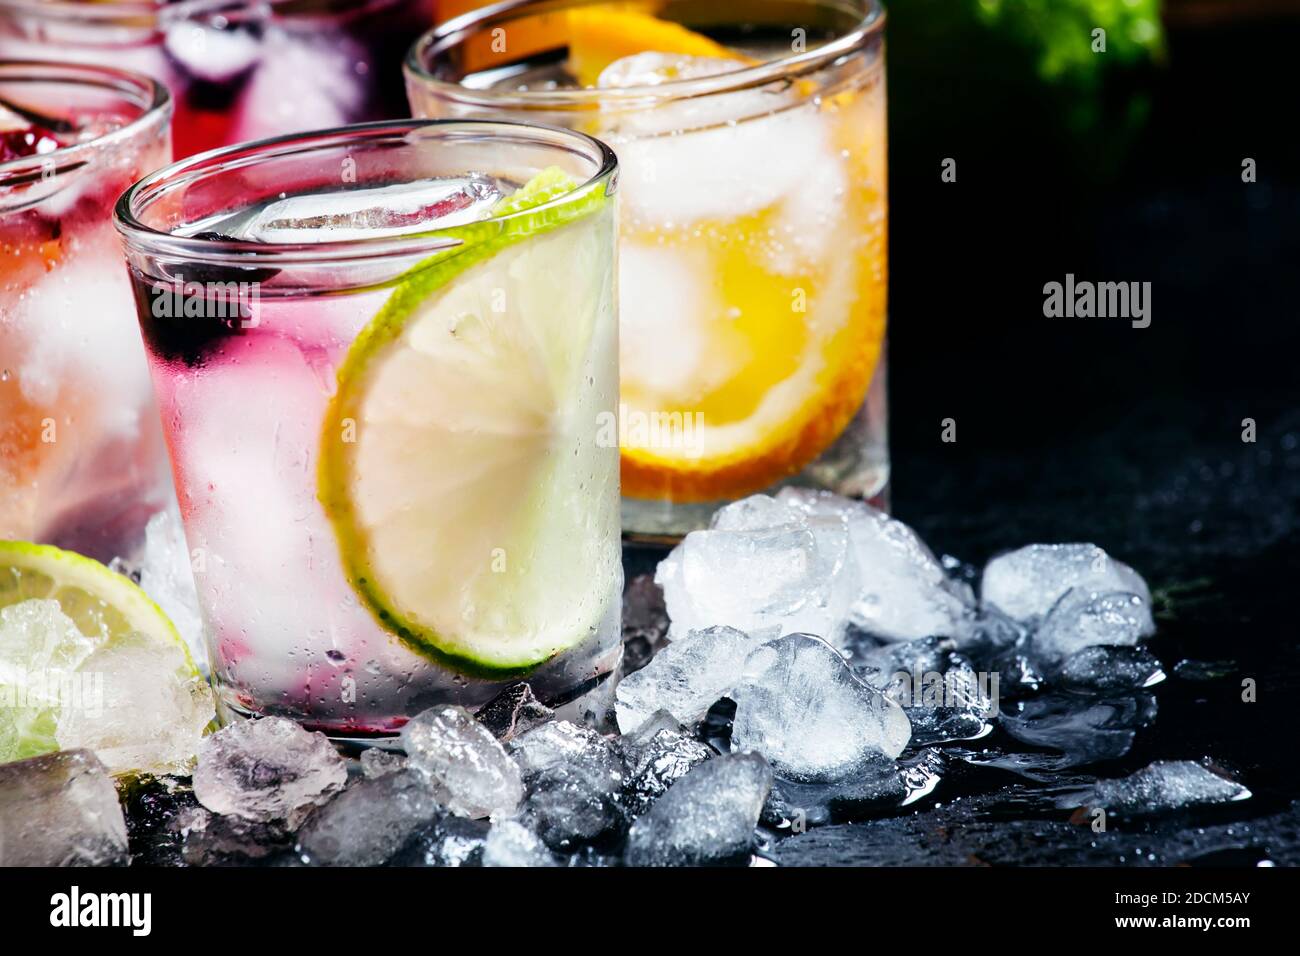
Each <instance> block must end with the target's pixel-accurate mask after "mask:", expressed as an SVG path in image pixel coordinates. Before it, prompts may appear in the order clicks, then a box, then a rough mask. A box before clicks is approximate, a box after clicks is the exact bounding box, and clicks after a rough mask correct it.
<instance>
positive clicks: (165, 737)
mask: <svg viewBox="0 0 1300 956" xmlns="http://www.w3.org/2000/svg"><path fill="white" fill-rule="evenodd" d="M188 670H189V668H188V664H187V662H186V660H185V655H184V653H183V651H182V650H181V648H180V647H179V646H176V645H174V644H165V643H162V642H159V641H155V640H151V639H148V638H145V637H142V636H140V635H131V636H128V637H122V638H118V639H117V640H115V641H114V642H112V643H111V644H108V645H105V646H103V647H101V648H99V649H98V650H96V651H95V652H94V653H93V654H91V655H90V657H88V658H86V660H85V661H83V662H82V664H81V666H80V667H78V668H77V676H78V677H79V678H81V680H82V683H83V685H84V686H86V687H93V688H94V690H95V693H93V694H89V695H85V694H83V695H82V696H83V699H82V700H81V701H77V702H72V703H67V704H65V705H64V707H63V708H62V710H60V712H59V723H58V731H57V737H58V741H59V747H60V748H62V749H64V750H69V749H73V748H77V747H83V748H85V749H87V750H93V751H95V753H96V754H97V755H98V756H99V759H100V760H102V761H103V762H104V763H105V765H106V766H107V767H108V768H109V770H110V771H111V772H113V773H123V772H126V771H140V772H146V773H153V774H168V773H175V774H187V773H189V770H190V767H191V765H192V762H193V759H194V755H195V753H197V752H198V749H199V742H200V741H201V739H202V737H203V731H204V730H205V729H206V728H207V726H208V724H209V723H211V722H212V719H213V718H214V717H215V716H216V712H215V709H214V707H213V702H212V689H211V688H210V687H209V686H208V683H207V681H205V680H204V679H203V678H201V677H199V676H197V675H195V674H192V673H189V672H188Z"/></svg>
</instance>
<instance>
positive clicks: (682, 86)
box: [402, 0, 885, 110]
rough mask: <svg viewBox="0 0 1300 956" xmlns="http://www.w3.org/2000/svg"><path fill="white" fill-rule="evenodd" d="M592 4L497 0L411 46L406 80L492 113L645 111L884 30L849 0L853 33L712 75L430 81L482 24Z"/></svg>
mask: <svg viewBox="0 0 1300 956" xmlns="http://www.w3.org/2000/svg"><path fill="white" fill-rule="evenodd" d="M593 2H598V0H500V2H497V3H494V4H492V5H490V6H486V7H481V8H479V9H477V10H471V11H469V12H468V13H463V14H461V15H460V16H458V17H454V18H452V19H451V20H448V21H447V22H446V23H444V24H442V25H441V26H437V27H434V28H433V29H432V30H429V31H427V32H425V33H424V34H423V35H421V36H420V38H419V39H418V40H416V41H415V43H413V44H412V45H411V48H410V49H409V50H408V51H407V53H406V59H405V61H404V62H403V64H402V69H403V72H405V73H406V75H407V78H408V79H409V80H413V81H415V82H418V83H420V84H422V85H424V86H425V87H427V88H429V89H431V90H433V91H435V92H436V93H438V94H439V95H441V96H443V97H444V98H445V99H448V100H452V101H455V102H457V103H463V104H466V105H474V106H486V107H494V108H498V109H502V108H504V109H553V110H556V109H558V110H564V109H595V108H597V107H598V106H599V105H601V104H605V105H606V106H608V105H609V104H610V103H613V104H614V105H615V107H616V108H624V109H628V108H644V107H650V106H654V105H656V104H658V103H662V102H668V101H672V100H678V99H687V98H694V97H701V96H712V95H715V94H719V93H733V92H737V91H740V90H747V89H752V88H754V87H759V86H766V85H768V84H769V83H773V82H777V81H780V80H786V79H790V78H792V77H796V76H801V75H803V74H805V73H811V72H814V71H816V70H819V69H822V68H823V67H826V66H828V65H830V64H831V63H834V62H835V61H836V60H838V59H839V58H840V57H842V56H845V55H846V54H849V53H852V52H853V51H854V50H857V49H859V48H861V47H863V46H865V45H866V44H867V43H868V42H869V41H870V40H871V39H872V38H874V37H877V36H879V35H880V34H881V33H882V32H883V31H884V29H885V10H884V8H883V7H882V6H881V3H880V0H854V2H855V3H856V5H857V6H859V7H861V8H863V10H864V12H863V15H862V18H861V19H860V20H859V21H858V22H857V24H856V25H855V26H854V27H853V29H851V30H849V31H847V32H846V33H844V34H843V35H841V36H838V37H836V38H835V39H833V40H831V41H830V42H829V43H825V44H822V45H821V46H819V47H817V48H816V49H814V50H805V51H804V52H802V53H794V54H791V55H790V56H783V57H779V58H777V59H775V60H767V61H765V62H762V63H757V64H755V65H753V66H747V67H743V68H742V69H739V70H731V71H730V72H727V73H717V74H714V75H712V76H704V77H695V78H692V79H684V80H669V81H667V82H664V83H658V84H655V85H653V86H624V87H612V88H605V89H594V88H584V89H570V90H478V89H471V88H469V87H466V86H464V85H462V84H460V83H452V82H449V81H447V80H442V79H439V78H438V77H436V76H434V75H433V73H432V72H431V71H430V70H429V68H428V67H427V66H426V65H425V64H426V62H431V61H432V60H433V59H434V58H436V57H438V56H440V55H441V54H443V53H445V52H446V51H448V50H450V49H452V48H453V47H456V46H458V45H460V44H461V43H463V42H464V41H465V40H466V39H467V38H468V37H469V36H471V35H472V34H473V33H475V32H476V31H479V30H481V29H482V28H483V27H484V26H485V25H486V24H489V23H495V22H497V21H500V22H509V21H511V20H514V19H517V18H518V17H519V16H520V15H526V13H528V12H533V11H531V10H530V8H534V7H535V8H537V9H536V11H535V12H536V13H537V14H543V13H553V12H556V11H559V10H565V9H569V8H572V7H575V6H584V5H586V4H588V3H593ZM808 3H809V5H810V6H812V5H822V6H828V7H834V6H837V4H835V3H834V2H831V0H808Z"/></svg>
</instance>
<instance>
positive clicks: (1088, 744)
mask: <svg viewBox="0 0 1300 956" xmlns="http://www.w3.org/2000/svg"><path fill="white" fill-rule="evenodd" d="M1156 709H1157V708H1156V700H1155V697H1154V696H1152V695H1150V694H1133V695H1131V696H1121V697H1114V698H1109V699H1106V700H1095V699H1089V698H1086V697H1079V696H1076V695H1074V694H1047V695H1045V696H1042V697H1035V698H1033V699H1031V700H1026V701H1021V702H1019V703H1017V704H1016V705H1015V707H1014V708H1013V709H1012V710H1010V711H1009V712H1004V713H1003V714H1002V716H1001V718H1000V720H999V725H1000V726H1001V727H1002V729H1003V730H1005V731H1006V732H1007V733H1008V734H1010V735H1011V736H1012V737H1014V738H1015V739H1016V740H1019V741H1022V742H1024V743H1027V744H1033V745H1034V746H1036V747H1050V748H1052V749H1053V750H1059V751H1061V752H1062V753H1063V754H1064V756H1063V757H1062V758H1060V759H1059V760H1057V761H1055V764H1054V769H1056V770H1061V769H1065V768H1067V767H1073V766H1080V765H1083V764H1089V763H1097V762H1099V761H1102V760H1113V759H1115V758H1117V757H1122V756H1124V754H1126V753H1128V752H1129V750H1130V749H1131V748H1132V746H1133V741H1134V740H1135V739H1136V737H1137V730H1138V728H1140V727H1145V726H1147V725H1148V724H1150V723H1151V722H1152V721H1153V720H1154V719H1155V715H1156Z"/></svg>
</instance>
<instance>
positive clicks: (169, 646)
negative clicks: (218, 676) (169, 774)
mask: <svg viewBox="0 0 1300 956" xmlns="http://www.w3.org/2000/svg"><path fill="white" fill-rule="evenodd" d="M127 646H129V647H132V648H137V649H138V648H148V649H149V650H150V652H151V656H152V658H155V659H159V660H163V661H166V664H165V665H164V666H165V669H166V671H167V673H166V674H165V675H164V676H170V675H171V673H175V676H176V677H177V678H178V680H177V684H178V686H180V685H184V686H186V688H187V690H186V693H187V694H191V695H192V696H195V697H196V698H198V704H199V706H202V704H203V698H204V696H205V695H206V693H207V691H206V684H205V683H204V682H203V679H202V677H201V676H200V674H199V672H198V669H197V668H196V667H195V666H194V662H193V660H192V659H191V658H190V654H189V651H188V649H187V648H186V647H185V642H184V641H182V640H181V637H180V635H179V634H178V633H177V631H176V628H175V627H174V626H173V625H172V623H171V621H169V620H168V619H167V616H166V615H165V614H163V612H162V611H161V610H159V609H158V606H157V605H156V604H154V603H153V601H151V600H150V599H149V597H148V595H146V594H145V593H144V591H142V590H140V588H139V587H138V586H137V585H136V584H134V583H133V582H132V581H131V580H130V579H129V578H127V577H124V576H123V575H120V574H118V573H116V572H115V571H111V570H109V569H108V568H106V567H105V566H104V565H102V564H100V563H99V562H98V561H93V560H91V559H90V558H86V557H83V556H82V555H79V554H74V553H73V552H71V551H63V550H60V549H59V548H55V547H51V546H49V545H40V544H31V543H28V542H25V541H0V705H3V706H0V762H3V761H8V760H20V759H22V758H24V757H32V756H36V755H38V754H42V753H49V752H50V751H53V750H58V749H60V745H61V744H62V745H66V744H67V743H68V742H67V741H64V740H63V739H62V738H63V730H64V729H66V726H67V719H68V718H77V720H82V721H83V722H85V723H91V721H90V720H88V719H84V718H85V717H86V715H74V714H71V713H69V712H67V711H66V708H65V705H66V704H68V703H69V701H70V700H73V701H74V702H76V703H78V704H79V705H85V704H87V700H86V699H85V698H71V697H70V696H69V695H70V694H71V693H80V692H82V691H84V690H85V689H86V688H93V689H94V691H95V692H96V693H97V695H98V699H97V700H96V701H93V702H92V703H94V707H95V710H94V711H93V712H90V713H89V716H90V717H91V718H93V723H94V726H96V727H97V728H98V731H97V733H99V734H101V735H102V733H103V731H104V728H109V729H112V728H113V727H114V726H115V725H114V724H113V722H112V721H111V720H105V719H104V718H103V714H102V712H101V711H100V708H101V707H102V705H103V703H104V701H103V699H102V698H103V691H104V687H105V681H106V680H107V682H108V684H109V685H110V687H111V686H115V683H120V681H117V678H119V677H120V676H121V675H117V674H115V673H112V670H113V668H112V667H111V666H108V665H106V663H105V662H106V661H110V660H113V659H117V658H118V657H119V656H118V655H116V654H114V655H112V656H108V654H107V652H109V651H116V649H117V648H119V647H127ZM145 660H148V658H142V657H140V656H139V655H137V656H136V657H134V658H132V659H131V662H130V664H127V663H125V661H124V662H123V664H122V665H121V666H123V667H130V668H131V669H132V670H133V671H134V672H135V673H134V674H133V675H131V676H133V677H135V676H139V672H140V667H141V664H142V662H143V661H145ZM85 668H90V671H93V673H90V672H89V671H88V672H86V673H81V671H82V670H83V669H85ZM78 675H80V677H81V678H83V680H80V681H79V680H78ZM154 676H156V675H154ZM152 683H154V684H156V683H157V681H156V680H155V681H152ZM83 685H84V686H83ZM191 686H192V687H193V688H196V689H195V690H193V691H191V690H190V689H189V688H190V687H191ZM207 708H208V711H209V712H210V710H211V702H210V698H209V699H207ZM208 719H210V716H209V717H208ZM73 722H76V720H74V721H73ZM206 722H207V721H206V720H204V721H203V723H204V724H206ZM61 723H62V726H61ZM164 730H165V728H148V727H146V728H141V734H142V735H147V736H152V735H154V734H158V733H162V732H163V731H164Z"/></svg>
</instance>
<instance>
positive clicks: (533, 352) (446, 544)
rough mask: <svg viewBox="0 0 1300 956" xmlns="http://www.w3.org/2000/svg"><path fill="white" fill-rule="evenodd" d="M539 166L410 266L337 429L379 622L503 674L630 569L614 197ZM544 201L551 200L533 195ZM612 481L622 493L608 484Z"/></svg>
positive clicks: (355, 547)
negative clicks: (605, 441)
mask: <svg viewBox="0 0 1300 956" xmlns="http://www.w3.org/2000/svg"><path fill="white" fill-rule="evenodd" d="M574 185H575V184H574V182H573V181H572V180H571V179H570V178H569V177H568V176H566V175H565V174H564V173H562V172H561V171H560V170H558V169H549V170H546V171H544V172H542V173H540V174H538V175H537V176H536V177H535V178H534V179H532V180H531V181H529V182H528V183H527V184H526V185H525V186H523V187H522V188H521V189H519V190H518V191H516V192H515V193H514V194H512V195H511V196H508V197H506V198H505V199H503V200H502V201H501V203H500V204H499V206H498V208H497V209H496V210H494V214H496V215H500V214H502V213H516V212H517V213H520V215H517V216H514V217H513V218H511V219H507V220H504V221H501V220H495V221H487V222H481V223H476V224H472V225H469V226H464V227H461V228H460V230H459V233H460V235H461V236H462V237H463V238H464V244H463V245H461V246H459V247H457V248H456V249H452V250H448V251H443V252H441V253H438V254H436V255H435V256H433V257H432V258H430V259H429V260H426V261H425V262H424V263H422V264H421V265H420V266H419V267H417V268H416V269H414V270H412V271H411V273H409V274H408V276H407V278H406V280H405V282H404V283H403V284H402V285H401V286H399V287H398V288H397V289H396V290H395V291H394V293H393V294H392V296H391V297H390V298H389V300H388V301H387V303H386V304H385V306H384V308H383V309H382V310H381V311H380V313H379V314H378V315H377V316H375V318H374V319H373V320H372V321H371V322H370V324H369V325H368V326H367V327H366V328H365V329H364V330H363V331H362V333H361V335H360V336H359V337H358V338H357V340H356V341H355V342H354V343H353V345H352V348H351V349H350V351H349V352H348V355H347V358H346V360H345V362H344V363H343V366H342V367H341V368H340V370H339V374H338V392H337V393H336V395H335V397H334V399H333V402H332V404H331V407H330V409H329V410H328V412H327V414H326V417H325V422H324V426H323V429H322V433H321V455H320V464H319V493H320V499H321V502H322V504H323V505H324V506H325V510H326V512H327V514H328V515H329V516H330V519H331V520H332V522H333V524H334V528H335V531H336V533H337V536H338V541H339V547H340V552H341V555H342V559H343V564H344V568H345V570H346V573H347V575H348V577H349V580H350V581H351V583H352V586H353V587H354V588H355V590H356V591H357V593H358V594H359V595H360V596H361V598H362V599H363V600H364V601H365V603H366V604H367V605H368V606H369V608H370V610H371V611H372V612H373V614H374V615H375V616H376V618H377V619H378V620H379V621H380V623H381V624H382V625H383V626H384V627H385V628H387V629H388V630H390V631H392V632H393V633H395V634H397V635H398V636H400V637H401V638H403V639H404V640H405V641H406V642H407V643H408V644H409V645H411V646H412V647H414V648H415V649H416V650H417V651H419V652H420V653H422V654H425V655H426V656H429V657H432V658H433V659H435V660H438V661H440V662H442V663H444V664H449V665H451V666H453V667H455V668H457V669H459V670H462V671H465V672H468V673H471V674H476V675H479V676H487V677H504V676H507V675H509V674H515V673H520V672H523V671H526V670H528V669H530V668H532V667H534V666H536V665H537V664H539V663H541V662H543V661H545V660H547V659H548V658H550V657H552V656H554V655H555V654H558V653H559V652H561V651H564V650H566V649H568V648H570V647H573V646H575V645H577V644H579V643H581V642H582V641H583V640H585V639H586V638H588V637H590V636H591V635H593V634H594V633H595V631H596V629H597V627H598V625H599V623H600V621H601V619H602V617H603V615H604V614H605V612H606V610H607V608H608V604H609V602H610V600H611V599H612V598H614V597H616V592H617V580H618V576H619V575H620V574H621V573H622V571H621V564H620V548H619V541H618V517H617V508H618V505H617V501H618V496H617V487H618V453H617V449H616V448H612V447H598V445H597V440H596V439H597V428H598V423H599V421H600V415H601V412H603V411H607V410H610V411H612V409H613V408H614V406H615V403H616V402H617V389H618V386H617V378H616V375H615V374H614V372H613V369H614V368H615V363H616V361H617V348H618V344H617V333H616V329H615V327H614V323H613V322H612V321H610V320H609V318H610V317H609V312H610V310H612V308H613V303H612V301H611V290H610V288H609V283H608V282H606V281H605V280H603V279H601V278H598V277H602V276H605V275H609V274H611V272H612V268H613V262H612V249H611V248H610V247H611V245H612V244H611V243H610V241H609V231H610V230H611V228H612V227H611V226H610V224H609V223H608V222H607V221H604V222H602V221H601V217H602V216H603V215H609V214H611V213H612V210H610V209H608V204H609V203H611V202H612V199H611V198H609V197H607V196H606V195H605V192H604V189H603V187H601V188H600V189H599V190H598V191H596V192H593V193H591V194H588V195H585V196H582V197H577V198H574V199H571V200H569V201H568V202H566V203H564V204H563V205H560V206H555V207H552V208H538V207H541V206H543V204H545V203H547V202H549V201H550V200H551V199H554V198H555V197H556V196H558V195H561V194H563V193H565V192H568V191H569V190H571V189H573V188H574ZM527 210H534V211H532V212H528V211H527ZM611 488H612V489H613V491H611Z"/></svg>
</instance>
